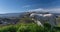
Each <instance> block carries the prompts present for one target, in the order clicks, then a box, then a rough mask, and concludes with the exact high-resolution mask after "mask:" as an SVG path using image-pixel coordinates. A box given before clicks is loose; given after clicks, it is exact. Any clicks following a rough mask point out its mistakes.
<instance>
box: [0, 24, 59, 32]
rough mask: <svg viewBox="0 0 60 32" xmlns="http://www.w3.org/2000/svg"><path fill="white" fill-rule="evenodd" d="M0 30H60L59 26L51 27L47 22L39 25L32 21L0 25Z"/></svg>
mask: <svg viewBox="0 0 60 32" xmlns="http://www.w3.org/2000/svg"><path fill="white" fill-rule="evenodd" d="M0 32H60V27H53V28H52V29H51V26H50V25H49V24H44V27H41V26H38V25H37V24H34V23H29V24H26V23H21V24H16V25H9V26H4V27H0Z"/></svg>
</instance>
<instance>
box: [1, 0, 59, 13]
mask: <svg viewBox="0 0 60 32" xmlns="http://www.w3.org/2000/svg"><path fill="white" fill-rule="evenodd" d="M25 11H49V12H56V13H60V0H0V14H4V13H20V12H25Z"/></svg>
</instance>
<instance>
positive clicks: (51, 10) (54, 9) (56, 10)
mask: <svg viewBox="0 0 60 32" xmlns="http://www.w3.org/2000/svg"><path fill="white" fill-rule="evenodd" d="M28 11H29V12H31V11H44V12H56V13H60V8H49V9H43V8H38V9H33V10H28Z"/></svg>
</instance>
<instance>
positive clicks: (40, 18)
mask: <svg viewBox="0 0 60 32" xmlns="http://www.w3.org/2000/svg"><path fill="white" fill-rule="evenodd" d="M30 17H32V20H34V21H35V23H37V24H38V25H41V26H43V24H44V23H45V22H46V21H47V22H48V23H49V24H50V25H51V26H56V17H55V15H53V14H36V13H32V14H31V15H30Z"/></svg>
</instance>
